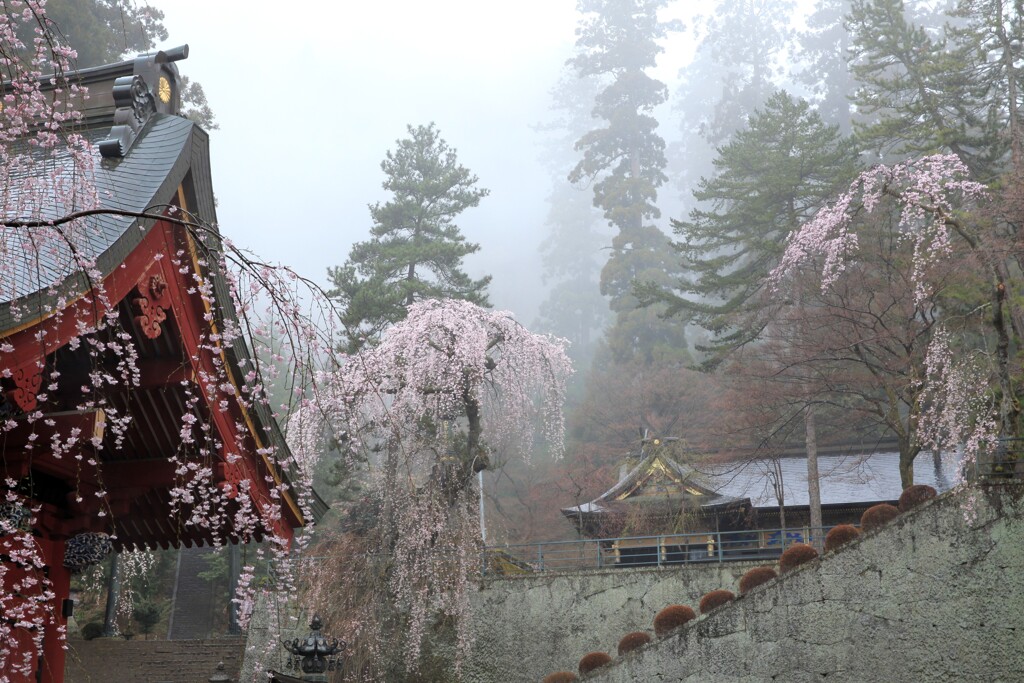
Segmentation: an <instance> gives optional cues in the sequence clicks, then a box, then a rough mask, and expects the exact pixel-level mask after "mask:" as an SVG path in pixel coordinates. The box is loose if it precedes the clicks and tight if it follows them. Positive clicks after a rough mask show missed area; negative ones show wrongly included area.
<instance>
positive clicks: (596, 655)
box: [580, 652, 612, 676]
mask: <svg viewBox="0 0 1024 683" xmlns="http://www.w3.org/2000/svg"><path fill="white" fill-rule="evenodd" d="M611 661H612V658H611V656H610V655H609V654H608V653H607V652H588V653H587V654H585V655H583V658H582V659H580V676H586V675H587V674H588V673H590V672H591V671H593V670H595V669H600V668H601V667H602V666H604V665H605V664H608V663H609V662H611Z"/></svg>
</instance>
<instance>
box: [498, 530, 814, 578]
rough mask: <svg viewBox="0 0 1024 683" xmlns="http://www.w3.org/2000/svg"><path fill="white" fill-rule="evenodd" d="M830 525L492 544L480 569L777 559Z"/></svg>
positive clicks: (540, 569)
mask: <svg viewBox="0 0 1024 683" xmlns="http://www.w3.org/2000/svg"><path fill="white" fill-rule="evenodd" d="M831 528H832V527H830V526H829V527H822V528H816V529H812V528H810V527H790V528H786V529H755V530H748V531H709V532H699V533H688V534H662V535H659V536H628V537H619V538H600V539H584V540H577V541H551V542H545V543H524V544H516V545H504V546H489V547H487V548H485V549H484V551H483V553H482V554H481V572H482V573H483V574H484V575H491V576H493V575H496V574H499V575H512V574H529V573H534V572H547V571H578V570H585V569H607V568H614V567H667V566H679V565H690V564H692V565H699V564H707V563H722V562H739V561H761V560H775V559H778V557H779V555H781V554H782V551H783V550H785V549H786V547H787V546H789V545H791V544H793V543H815V541H823V540H824V538H825V534H827V533H828V532H829V530H830V529H831Z"/></svg>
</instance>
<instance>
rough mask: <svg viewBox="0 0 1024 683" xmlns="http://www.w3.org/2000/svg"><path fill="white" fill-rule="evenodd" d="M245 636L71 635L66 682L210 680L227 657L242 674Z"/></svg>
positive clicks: (230, 670) (229, 667) (231, 672)
mask: <svg viewBox="0 0 1024 683" xmlns="http://www.w3.org/2000/svg"><path fill="white" fill-rule="evenodd" d="M244 648H245V640H244V639H243V638H240V637H234V638H217V639H212V640H175V641H169V640H129V641H125V640H122V639H120V638H97V639H95V640H81V639H75V638H69V639H68V657H67V663H66V665H65V667H64V683H206V681H207V680H209V678H210V677H211V676H212V675H213V674H214V673H215V672H216V670H217V663H218V662H224V669H225V671H224V672H225V673H226V674H227V675H228V676H230V677H231V680H233V681H237V680H238V672H239V670H240V669H241V666H242V654H243V651H244Z"/></svg>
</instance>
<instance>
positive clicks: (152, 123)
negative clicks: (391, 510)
mask: <svg viewBox="0 0 1024 683" xmlns="http://www.w3.org/2000/svg"><path fill="white" fill-rule="evenodd" d="M187 55H188V47H187V46H184V47H181V48H177V49H174V50H167V51H161V52H154V53H151V54H147V55H141V56H139V57H138V58H136V59H133V60H128V61H125V62H121V63H118V64H113V65H107V66H100V67H95V68H89V69H84V70H81V71H79V72H76V73H74V74H69V75H68V79H69V80H70V81H71V82H75V83H78V84H81V85H84V86H86V87H87V88H88V90H89V95H90V96H89V99H88V100H86V101H84V102H82V103H81V108H80V111H82V113H83V114H84V118H83V120H82V122H81V129H80V130H78V131H76V132H80V133H81V134H83V135H84V136H85V137H86V138H87V139H88V140H89V141H90V142H91V144H92V149H93V151H94V162H95V170H94V176H95V178H94V182H95V186H96V191H97V194H98V199H99V208H100V209H101V210H106V211H114V212H116V213H103V212H102V211H100V212H97V213H96V215H92V216H90V217H88V218H85V219H83V220H84V221H86V223H85V228H84V229H80V230H78V231H77V232H76V233H74V236H72V237H71V238H69V240H68V243H67V244H66V245H64V247H63V251H62V250H61V249H56V250H47V251H43V252H38V251H33V250H32V249H30V248H28V247H26V248H25V249H23V250H21V251H20V252H17V253H5V254H3V258H4V259H7V260H8V261H11V260H13V261H14V265H15V267H16V268H17V269H18V272H19V277H18V280H17V282H16V287H15V288H14V289H13V290H11V291H9V292H6V296H4V297H3V300H2V301H0V345H2V349H3V351H2V353H0V368H2V375H3V378H2V380H0V381H2V389H3V390H2V392H0V415H2V419H3V421H4V422H5V423H6V426H5V428H4V431H3V434H2V435H0V438H2V439H3V442H2V443H3V447H2V473H0V485H3V486H2V488H0V493H3V494H4V495H5V496H6V497H0V520H5V522H6V525H5V526H4V527H0V560H2V565H0V583H2V586H0V587H2V590H3V593H2V594H0V600H3V601H4V602H3V603H2V606H3V608H4V609H3V610H0V619H7V621H6V622H5V623H6V625H7V626H8V627H9V629H10V633H11V634H12V637H13V639H14V641H15V643H16V645H15V647H14V651H13V652H12V653H11V655H10V657H8V659H7V662H8V667H7V669H8V670H7V671H5V672H3V673H8V674H9V673H10V667H11V666H13V664H12V663H13V662H15V661H26V660H34V661H29V666H30V667H31V668H32V669H33V674H32V675H30V676H25V675H23V674H14V675H12V676H11V680H12V681H15V682H16V683H28V681H41V682H42V683H59V682H60V681H62V680H63V676H64V663H65V655H64V650H63V636H62V632H63V629H64V626H65V624H66V621H67V617H68V616H69V614H71V613H72V610H73V605H72V603H71V601H70V600H69V582H70V577H71V574H72V572H75V571H79V570H82V569H83V568H84V567H86V566H88V565H89V564H90V563H94V562H97V561H99V560H101V559H102V558H103V556H104V555H105V554H107V553H108V552H111V551H113V552H119V551H122V550H128V549H144V548H149V549H153V548H157V547H160V548H170V547H181V546H194V545H197V544H215V543H222V542H237V541H247V540H260V539H263V538H269V537H275V538H278V539H285V540H287V539H290V538H291V534H292V530H293V529H294V528H296V527H299V526H301V525H303V524H304V523H305V522H306V517H307V515H309V514H310V512H309V510H308V509H307V508H308V506H305V507H304V506H302V505H300V501H299V500H298V497H297V493H296V492H295V491H294V489H292V488H291V487H290V486H289V482H290V481H294V472H292V471H290V470H289V469H288V468H286V467H283V466H281V465H279V464H278V463H281V462H286V461H287V459H288V457H287V456H288V447H287V445H286V443H285V440H284V438H283V436H282V433H281V431H280V429H279V427H278V424H277V422H276V421H275V419H274V417H273V416H272V414H271V412H270V410H269V409H268V408H267V407H266V406H265V405H263V404H261V403H259V402H257V401H251V400H244V399H243V398H241V397H247V396H249V395H250V393H251V392H250V389H251V386H250V382H251V381H252V376H253V372H254V368H255V367H256V366H255V364H254V362H253V354H252V352H251V350H250V348H248V347H247V344H246V343H245V342H244V341H243V340H242V339H243V338H241V337H239V338H237V339H234V340H233V341H231V342H223V343H222V342H221V341H219V340H221V339H222V333H223V332H224V331H225V330H227V329H231V328H235V327H237V325H238V321H239V319H238V315H237V312H236V311H235V310H234V308H233V305H232V304H231V297H230V295H229V289H228V288H229V283H228V282H227V281H226V278H225V276H224V274H223V273H222V272H221V271H219V270H218V269H216V268H213V267H211V265H210V264H211V263H213V262H214V259H215V258H216V256H217V250H218V248H219V247H220V245H221V243H220V240H219V234H218V233H217V232H216V229H215V228H213V227H210V226H215V225H216V214H215V202H214V194H213V185H212V180H211V177H210V152H209V136H208V135H207V133H206V132H205V131H203V130H202V128H200V127H199V126H198V125H197V124H195V123H193V122H192V121H190V120H189V119H187V118H185V117H184V116H182V115H181V112H180V93H179V89H180V87H181V78H180V76H179V73H178V69H177V66H176V64H175V62H176V61H178V60H181V59H184V58H185V57H187ZM8 87H10V86H8ZM55 158H56V162H54V163H56V164H58V166H59V165H60V164H61V163H63V162H62V161H61V160H62V158H63V157H60V156H59V155H57V156H56V157H55ZM70 163H71V162H70V161H67V164H68V166H67V167H66V168H65V169H64V170H65V171H68V172H70V168H71V167H70ZM12 218H17V216H10V215H9V216H7V219H8V220H11V219H12ZM200 224H201V225H202V226H205V227H204V230H205V233H203V235H202V236H200V234H199V233H198V232H197V226H198V225H200ZM21 229H22V228H5V230H7V231H11V230H21ZM11 234H12V233H10V232H8V237H10V236H11ZM69 234H70V233H69ZM11 242H12V240H10V239H8V240H7V243H8V244H10V243H11ZM72 258H73V259H78V260H81V261H82V262H89V263H91V264H92V265H91V267H90V269H89V272H88V273H85V272H82V271H81V270H74V269H70V270H69V269H67V268H65V267H64V266H62V265H61V264H62V263H67V262H69V260H71V259H72ZM211 302H214V303H212V304H211ZM115 351H116V353H115ZM111 378H114V379H118V381H110V379H111ZM119 378H121V379H123V378H127V379H124V381H120V379H119ZM83 436H84V438H83ZM69 444H70V445H69ZM4 482H6V484H4ZM189 482H191V483H192V484H194V485H195V486H194V488H193V489H192V490H194V491H205V492H207V493H208V494H209V495H210V496H211V499H212V500H210V501H205V502H204V501H202V500H198V499H195V498H190V496H194V495H200V497H201V496H202V495H205V494H187V495H184V496H183V495H182V493H181V491H182V490H183V488H184V489H187V488H188V485H189ZM197 482H198V483H197ZM200 484H201V485H202V486H200ZM202 505H206V506H207V507H201V506H202ZM197 511H200V512H201V514H200V512H197ZM246 511H251V514H248V515H246V514H243V513H245V512H246ZM314 514H315V512H314ZM190 516H191V517H190ZM197 516H199V517H203V519H198V520H197V519H196V517H197ZM253 519H258V523H256V524H253V522H252V520H253ZM5 529H6V530H7V531H8V532H10V531H12V530H17V531H18V532H19V533H8V534H7V535H6V536H4V535H3V532H4V530H5ZM26 538H27V539H29V540H28V541H25V539H26ZM19 539H20V540H19ZM19 543H22V544H24V543H28V545H29V546H32V545H33V544H34V546H35V548H34V550H33V549H32V548H29V551H30V552H29V554H31V552H35V553H36V554H37V556H38V558H40V559H39V561H38V562H36V563H33V562H31V561H29V560H27V559H25V557H26V556H25V554H24V553H21V552H20V550H19V549H20V548H21V546H19V545H18V544H19ZM48 590H52V595H51V594H49V593H48V592H47V591H48ZM19 601H20V602H19ZM33 603H34V605H35V607H36V608H39V607H41V608H42V609H43V610H44V611H45V613H46V616H45V620H44V621H45V626H44V627H43V628H42V631H43V632H42V633H41V634H40V633H39V627H38V626H37V625H36V624H35V623H31V622H26V621H24V620H21V619H20V618H15V617H12V616H11V615H12V614H15V613H16V612H17V611H18V610H19V609H20V607H19V606H20V605H28V606H29V607H31V606H32V604H33ZM26 609H28V607H26ZM40 636H41V641H42V652H41V653H38V656H37V652H36V649H35V648H34V646H33V645H32V643H33V641H36V642H38V640H39V638H40Z"/></svg>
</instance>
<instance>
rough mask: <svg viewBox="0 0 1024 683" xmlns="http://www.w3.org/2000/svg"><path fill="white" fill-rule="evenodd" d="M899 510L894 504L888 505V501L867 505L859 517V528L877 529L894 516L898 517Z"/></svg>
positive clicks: (863, 529)
mask: <svg viewBox="0 0 1024 683" xmlns="http://www.w3.org/2000/svg"><path fill="white" fill-rule="evenodd" d="M899 515H900V511H899V508H897V507H896V506H895V505H889V504H888V503H879V504H878V505H874V506H872V507H869V508H868V509H867V510H865V511H864V514H863V515H861V518H860V530H861V531H871V530H872V529H877V528H878V527H880V526H884V525H885V524H887V523H889V522H891V521H892V520H893V519H895V518H896V517H899Z"/></svg>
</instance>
